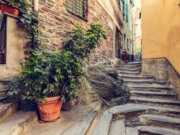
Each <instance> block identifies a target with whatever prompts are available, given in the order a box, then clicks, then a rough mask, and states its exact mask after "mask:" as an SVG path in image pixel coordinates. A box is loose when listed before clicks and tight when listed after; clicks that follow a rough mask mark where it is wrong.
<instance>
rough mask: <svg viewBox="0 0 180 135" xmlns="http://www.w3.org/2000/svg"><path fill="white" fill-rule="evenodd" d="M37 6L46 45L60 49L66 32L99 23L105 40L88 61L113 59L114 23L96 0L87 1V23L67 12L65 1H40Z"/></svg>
mask: <svg viewBox="0 0 180 135" xmlns="http://www.w3.org/2000/svg"><path fill="white" fill-rule="evenodd" d="M39 5H40V6H39V18H40V20H41V21H42V24H43V26H44V28H43V29H42V33H43V41H44V43H45V44H46V45H48V46H49V47H51V48H54V49H61V47H62V43H63V41H65V36H66V32H68V31H70V30H71V29H72V28H73V26H74V25H75V24H79V25H82V26H83V28H87V27H88V26H89V25H90V24H95V23H100V24H102V25H104V28H105V32H106V35H107V40H103V41H101V46H100V47H99V48H97V49H96V50H95V52H94V53H93V54H92V55H91V57H90V61H91V62H93V63H97V62H103V61H106V60H108V59H112V58H113V29H114V23H113V21H112V19H111V17H110V16H109V15H108V14H107V12H106V11H105V10H104V9H103V8H102V7H101V6H100V4H99V3H98V2H97V1H96V0H89V1H88V21H84V20H82V19H80V18H78V17H76V16H75V15H73V14H71V13H70V12H68V11H67V10H66V8H65V0H40V3H39Z"/></svg>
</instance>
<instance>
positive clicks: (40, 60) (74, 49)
mask: <svg viewBox="0 0 180 135" xmlns="http://www.w3.org/2000/svg"><path fill="white" fill-rule="evenodd" d="M68 36H69V39H70V40H69V41H68V42H66V43H65V45H64V48H63V51H62V52H61V53H60V52H59V51H56V52H52V51H51V52H50V51H47V50H44V49H39V48H38V49H35V50H32V51H30V56H29V58H28V60H27V61H26V62H25V65H24V67H23V70H22V74H21V75H19V76H18V77H17V78H16V79H15V80H14V82H12V83H11V85H10V90H9V95H18V96H17V97H18V98H19V97H22V99H24V100H31V101H35V102H36V103H37V106H38V110H39V114H40V118H41V120H42V121H52V120H56V119H57V118H58V117H59V114H60V110H61V107H62V102H65V103H66V102H69V101H71V100H73V99H75V98H77V96H78V92H77V90H78V89H79V87H80V79H81V78H82V76H83V75H84V73H85V71H84V66H83V64H84V60H85V59H86V58H88V56H89V54H90V52H91V51H92V50H93V49H95V48H96V46H97V45H99V41H100V38H101V37H104V38H106V36H105V34H104V30H103V27H102V25H99V24H98V25H91V27H90V29H88V30H87V31H86V33H84V32H83V30H82V28H81V27H80V26H75V28H74V29H73V31H72V32H69V33H68Z"/></svg>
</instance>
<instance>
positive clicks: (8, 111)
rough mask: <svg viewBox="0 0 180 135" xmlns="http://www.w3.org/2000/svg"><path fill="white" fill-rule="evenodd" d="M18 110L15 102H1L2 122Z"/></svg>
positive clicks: (0, 115) (0, 119) (0, 118)
mask: <svg viewBox="0 0 180 135" xmlns="http://www.w3.org/2000/svg"><path fill="white" fill-rule="evenodd" d="M16 110H17V105H16V104H15V103H0V123H1V122H2V121H4V120H5V119H7V118H8V117H10V116H11V115H12V114H13V113H14V112H15V111H16Z"/></svg>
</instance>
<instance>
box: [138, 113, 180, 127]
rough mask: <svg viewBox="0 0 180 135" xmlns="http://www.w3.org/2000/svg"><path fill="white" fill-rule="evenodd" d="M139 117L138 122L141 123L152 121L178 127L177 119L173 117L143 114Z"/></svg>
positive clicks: (179, 120) (179, 122)
mask: <svg viewBox="0 0 180 135" xmlns="http://www.w3.org/2000/svg"><path fill="white" fill-rule="evenodd" d="M139 117H140V120H142V121H144V120H145V121H146V122H149V121H153V122H161V123H168V124H176V125H180V119H179V118H174V117H169V116H162V115H151V114H145V115H140V116H139Z"/></svg>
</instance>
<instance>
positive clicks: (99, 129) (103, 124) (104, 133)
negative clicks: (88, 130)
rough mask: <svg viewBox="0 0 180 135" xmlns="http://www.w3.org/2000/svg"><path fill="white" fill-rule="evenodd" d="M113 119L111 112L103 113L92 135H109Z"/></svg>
mask: <svg viewBox="0 0 180 135" xmlns="http://www.w3.org/2000/svg"><path fill="white" fill-rule="evenodd" d="M112 117H113V114H112V113H110V112H109V111H105V112H103V114H102V115H101V116H100V119H99V121H98V123H97V124H96V126H95V128H94V130H93V131H92V134H91V135H108V134H109V128H110V125H111V121H112Z"/></svg>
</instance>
